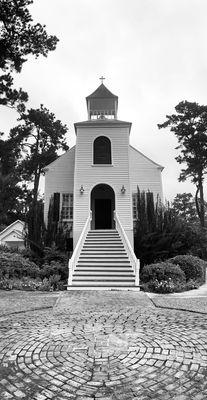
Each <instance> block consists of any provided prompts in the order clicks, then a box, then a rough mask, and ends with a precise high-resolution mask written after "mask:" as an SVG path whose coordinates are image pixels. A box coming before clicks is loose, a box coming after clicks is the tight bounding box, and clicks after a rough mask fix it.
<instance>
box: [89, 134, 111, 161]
mask: <svg viewBox="0 0 207 400" xmlns="http://www.w3.org/2000/svg"><path fill="white" fill-rule="evenodd" d="M93 163H94V164H111V142H110V140H109V138H107V137H106V136H99V137H97V138H96V139H95V140H94V143H93Z"/></svg>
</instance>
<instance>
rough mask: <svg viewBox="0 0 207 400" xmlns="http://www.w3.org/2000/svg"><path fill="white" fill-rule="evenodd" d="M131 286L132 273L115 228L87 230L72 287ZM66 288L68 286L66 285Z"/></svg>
mask: <svg viewBox="0 0 207 400" xmlns="http://www.w3.org/2000/svg"><path fill="white" fill-rule="evenodd" d="M97 287H98V288H100V289H102V290H104V288H106V289H107V290H109V289H110V288H116V289H119V288H120V287H122V288H123V289H125V290H127V289H128V288H132V289H133V288H134V287H135V274H134V270H133V268H132V266H131V265H130V260H129V257H128V255H127V252H126V250H125V247H124V244H123V242H122V239H121V237H120V235H119V233H118V231H117V230H111V229H110V230H101V229H100V230H91V231H89V232H88V234H87V237H86V239H85V242H84V244H83V247H82V249H81V253H80V256H79V259H78V262H77V264H76V268H75V271H74V274H73V279H72V287H71V290H72V288H78V289H80V290H84V289H87V288H97ZM68 289H69V290H70V288H68Z"/></svg>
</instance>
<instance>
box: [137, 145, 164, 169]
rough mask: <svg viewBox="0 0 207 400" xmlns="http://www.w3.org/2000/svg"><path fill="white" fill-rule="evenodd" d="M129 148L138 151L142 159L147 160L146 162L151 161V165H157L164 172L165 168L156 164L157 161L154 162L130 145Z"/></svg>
mask: <svg viewBox="0 0 207 400" xmlns="http://www.w3.org/2000/svg"><path fill="white" fill-rule="evenodd" d="M129 147H131V149H133V150H134V151H136V152H137V153H139V154H141V156H142V157H144V158H146V160H148V161H150V162H151V163H153V164H154V165H156V167H157V168H159V169H161V171H163V169H164V168H165V167H163V166H162V165H161V164H158V163H156V162H155V161H153V160H152V159H151V158H149V157H147V156H145V154H143V153H142V152H141V151H139V150H137V149H136V148H135V147H133V146H131V145H129Z"/></svg>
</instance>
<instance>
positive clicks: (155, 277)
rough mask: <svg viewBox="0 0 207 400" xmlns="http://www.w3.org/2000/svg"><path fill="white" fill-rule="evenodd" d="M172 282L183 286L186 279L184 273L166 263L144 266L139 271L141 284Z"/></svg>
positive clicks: (175, 266)
mask: <svg viewBox="0 0 207 400" xmlns="http://www.w3.org/2000/svg"><path fill="white" fill-rule="evenodd" d="M169 280H170V281H171V282H173V283H174V284H180V285H182V284H185V282H186V278H185V274H184V272H183V271H182V270H181V268H180V267H179V266H178V265H174V264H172V263H170V262H168V261H166V262H165V261H163V262H160V263H156V264H150V265H145V266H144V267H143V269H142V271H141V282H143V283H147V282H150V281H151V282H155V281H157V282H162V281H166V282H169Z"/></svg>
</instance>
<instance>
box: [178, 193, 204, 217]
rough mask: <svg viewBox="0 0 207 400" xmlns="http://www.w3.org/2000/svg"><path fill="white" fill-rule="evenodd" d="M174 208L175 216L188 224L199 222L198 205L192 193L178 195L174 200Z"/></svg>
mask: <svg viewBox="0 0 207 400" xmlns="http://www.w3.org/2000/svg"><path fill="white" fill-rule="evenodd" d="M172 208H173V210H174V212H175V214H176V215H178V216H179V217H180V218H182V219H184V220H185V221H186V222H197V220H198V216H197V212H196V205H195V201H194V199H193V195H192V194H191V193H178V194H177V195H176V197H175V198H174V200H173V203H172Z"/></svg>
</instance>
